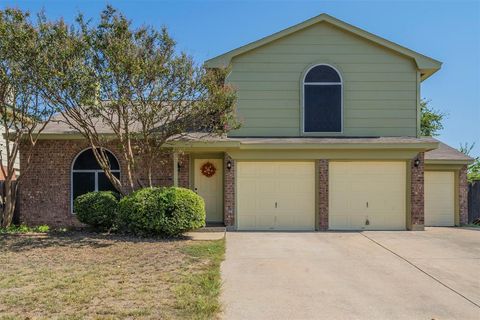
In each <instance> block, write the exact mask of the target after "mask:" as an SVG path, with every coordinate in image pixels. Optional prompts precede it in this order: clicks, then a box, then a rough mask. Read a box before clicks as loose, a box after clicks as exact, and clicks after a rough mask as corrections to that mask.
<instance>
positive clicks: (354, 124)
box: [227, 22, 417, 136]
mask: <svg viewBox="0 0 480 320" xmlns="http://www.w3.org/2000/svg"><path fill="white" fill-rule="evenodd" d="M319 63H325V64H331V65H333V66H334V67H336V68H337V69H338V70H339V71H340V73H341V76H342V78H343V81H344V87H343V106H344V109H343V110H344V114H343V132H342V133H340V134H336V135H344V136H416V135H417V68H416V65H415V63H414V61H413V59H411V58H407V57H406V56H403V55H400V54H399V53H396V52H394V51H392V50H390V49H386V48H384V47H381V46H379V45H378V44H375V43H373V42H370V41H369V40H365V39H363V38H361V37H358V36H356V35H354V34H352V33H350V32H348V31H345V30H341V29H339V28H337V27H335V26H333V25H331V24H329V23H327V22H321V23H318V24H315V25H313V26H310V27H308V28H306V29H303V30H300V31H298V32H295V33H293V34H290V35H288V36H286V37H283V38H280V39H278V40H275V41H273V42H271V43H268V44H266V45H264V46H261V47H258V48H256V49H254V50H251V51H248V52H246V53H244V54H240V55H238V56H235V57H234V58H233V59H232V70H231V73H230V74H229V76H228V78H227V81H228V82H229V83H231V84H232V85H233V86H234V87H235V88H237V90H238V103H237V105H238V109H237V113H238V117H239V119H240V121H241V122H242V128H240V129H239V130H236V131H234V132H231V133H230V135H231V136H300V135H302V132H301V115H302V110H301V107H302V106H301V104H302V102H301V101H302V85H301V81H302V77H303V74H304V72H305V70H306V69H307V68H308V67H310V66H312V65H314V64H319ZM324 135H335V134H331V133H329V134H324Z"/></svg>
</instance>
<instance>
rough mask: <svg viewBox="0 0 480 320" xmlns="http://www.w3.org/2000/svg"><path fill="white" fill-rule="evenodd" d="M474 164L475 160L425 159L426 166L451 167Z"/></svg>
mask: <svg viewBox="0 0 480 320" xmlns="http://www.w3.org/2000/svg"><path fill="white" fill-rule="evenodd" d="M473 162H474V160H473V159H470V160H467V159H460V160H458V159H457V160H453V159H425V164H449V165H469V164H472V163H473Z"/></svg>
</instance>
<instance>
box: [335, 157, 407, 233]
mask: <svg viewBox="0 0 480 320" xmlns="http://www.w3.org/2000/svg"><path fill="white" fill-rule="evenodd" d="M405 202H406V163H405V162H400V161H397V162H366V161H355V162H330V165H329V219H328V220H329V228H330V229H332V230H404V229H405V226H406V213H405V212H406V210H405V208H406V203H405Z"/></svg>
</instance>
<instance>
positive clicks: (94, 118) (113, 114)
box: [46, 6, 238, 194]
mask: <svg viewBox="0 0 480 320" xmlns="http://www.w3.org/2000/svg"><path fill="white" fill-rule="evenodd" d="M55 33H56V34H60V36H55V37H54V38H55V39H58V40H59V41H61V42H62V43H64V47H63V49H62V50H61V51H56V52H51V57H50V59H49V63H50V67H51V68H52V69H53V70H56V71H57V73H58V74H59V77H58V78H57V79H55V81H50V82H49V83H48V84H46V86H47V88H48V92H49V97H51V98H50V99H51V102H52V103H53V104H54V105H58V106H60V107H61V109H62V110H63V115H64V121H65V122H67V123H68V124H69V125H70V126H72V127H73V128H75V129H76V130H78V131H79V132H80V133H81V134H82V135H83V136H84V137H85V138H87V140H88V141H89V142H90V145H91V146H92V148H93V149H94V150H96V151H95V152H94V154H95V156H96V158H97V160H98V161H99V164H100V165H101V167H102V169H103V170H104V171H105V172H106V174H107V176H108V177H109V178H110V180H111V181H112V183H113V185H114V186H115V187H116V188H117V189H118V191H119V192H121V193H122V194H126V193H128V192H130V191H132V190H135V189H136V188H137V187H141V186H143V185H144V182H143V180H142V179H141V177H142V176H144V175H146V177H147V181H146V184H147V185H148V186H152V185H153V181H152V169H153V166H154V165H155V162H156V161H158V159H159V156H160V155H162V154H164V153H165V152H167V151H171V147H172V145H171V143H172V142H174V141H178V140H183V139H191V138H196V139H199V138H200V139H201V138H204V137H206V136H212V135H222V134H224V133H225V132H227V131H229V130H231V129H234V128H236V127H238V123H237V122H236V120H235V116H234V106H235V101H236V94H235V91H234V90H233V89H232V88H231V87H229V86H226V85H224V78H225V76H226V74H227V70H207V69H205V68H204V67H202V66H198V65H196V64H195V63H194V61H193V59H192V58H191V57H189V56H187V55H186V54H185V53H177V52H176V50H175V42H174V40H173V39H172V38H171V37H170V36H169V34H168V32H167V30H166V29H165V28H163V29H162V30H160V31H157V30H155V29H153V28H151V27H139V28H134V27H133V26H132V24H131V22H130V21H129V20H127V18H126V17H125V16H124V15H122V14H120V13H118V12H117V11H116V10H115V9H113V8H112V7H110V6H108V7H107V8H106V9H105V10H104V11H103V12H102V14H101V17H100V21H99V23H98V24H96V25H92V24H91V22H88V21H85V20H84V18H83V17H82V16H81V15H80V16H79V17H78V19H77V24H76V25H75V27H70V28H67V27H66V26H65V27H62V28H59V29H57V30H55ZM62 38H63V39H62ZM60 39H61V40H60ZM99 124H101V126H102V127H103V128H104V130H106V131H109V132H111V133H112V134H111V135H110V136H107V135H105V134H102V132H100V131H99V129H98V128H99ZM193 131H195V132H196V135H195V136H192V135H191V134H189V132H193ZM112 140H115V141H116V142H118V146H119V148H120V151H121V153H122V155H123V158H124V160H125V161H126V164H127V177H128V184H129V185H128V186H125V185H122V183H121V181H119V179H117V178H116V177H115V176H114V175H113V174H112V173H111V172H110V168H109V165H108V158H107V157H106V155H105V154H103V153H102V150H103V148H105V147H106V146H107V144H108V143H109V142H110V143H111V141H112Z"/></svg>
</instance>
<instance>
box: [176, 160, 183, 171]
mask: <svg viewBox="0 0 480 320" xmlns="http://www.w3.org/2000/svg"><path fill="white" fill-rule="evenodd" d="M180 169H182V164H181V163H180V162H178V163H177V170H178V171H180Z"/></svg>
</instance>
